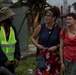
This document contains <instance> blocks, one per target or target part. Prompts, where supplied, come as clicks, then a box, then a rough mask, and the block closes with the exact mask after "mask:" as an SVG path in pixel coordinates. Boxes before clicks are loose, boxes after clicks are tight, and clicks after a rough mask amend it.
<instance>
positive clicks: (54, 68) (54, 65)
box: [35, 52, 61, 75]
mask: <svg viewBox="0 0 76 75" xmlns="http://www.w3.org/2000/svg"><path fill="white" fill-rule="evenodd" d="M45 53H46V55H47V56H46V62H47V66H46V68H44V69H42V70H40V69H38V68H37V67H36V71H35V75H60V70H61V65H60V58H59V55H58V54H52V53H50V52H45ZM48 54H50V56H48Z"/></svg>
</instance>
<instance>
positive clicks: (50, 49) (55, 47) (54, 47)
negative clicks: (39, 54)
mask: <svg viewBox="0 0 76 75" xmlns="http://www.w3.org/2000/svg"><path fill="white" fill-rule="evenodd" d="M56 49H57V46H53V47H50V48H48V50H49V51H55V50H56Z"/></svg>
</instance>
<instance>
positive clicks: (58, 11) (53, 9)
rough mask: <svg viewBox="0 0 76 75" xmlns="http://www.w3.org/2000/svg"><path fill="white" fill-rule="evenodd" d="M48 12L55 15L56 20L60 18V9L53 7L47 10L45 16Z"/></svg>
mask: <svg viewBox="0 0 76 75" xmlns="http://www.w3.org/2000/svg"><path fill="white" fill-rule="evenodd" d="M48 10H49V11H51V12H52V13H53V17H56V19H57V18H58V17H59V16H60V9H59V8H58V7H56V6H53V7H51V8H50V9H47V10H46V12H45V14H46V13H47V12H48ZM56 19H55V20H56Z"/></svg>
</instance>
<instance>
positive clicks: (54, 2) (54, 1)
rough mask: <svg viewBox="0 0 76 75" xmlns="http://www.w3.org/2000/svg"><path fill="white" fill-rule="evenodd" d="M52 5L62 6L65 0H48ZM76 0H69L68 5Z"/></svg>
mask: <svg viewBox="0 0 76 75" xmlns="http://www.w3.org/2000/svg"><path fill="white" fill-rule="evenodd" d="M47 2H48V3H49V4H51V5H56V6H61V5H63V0H47ZM74 2H76V0H67V3H68V5H72V4H73V3H74Z"/></svg>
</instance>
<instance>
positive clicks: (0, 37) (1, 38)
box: [0, 26, 16, 61]
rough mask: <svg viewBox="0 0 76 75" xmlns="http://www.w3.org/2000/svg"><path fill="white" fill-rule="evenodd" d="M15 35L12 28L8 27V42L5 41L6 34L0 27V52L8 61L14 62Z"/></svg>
mask: <svg viewBox="0 0 76 75" xmlns="http://www.w3.org/2000/svg"><path fill="white" fill-rule="evenodd" d="M15 43H16V39H15V33H14V30H13V29H12V27H10V34H9V40H8V41H7V40H6V34H5V31H4V29H3V27H2V26H1V30H0V46H1V48H2V51H3V52H4V53H5V54H6V56H7V58H8V60H10V61H11V60H14V51H15Z"/></svg>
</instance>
